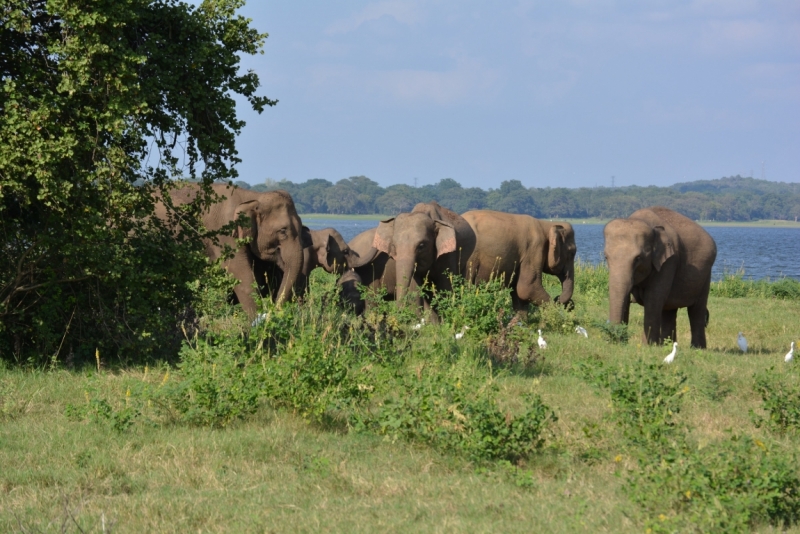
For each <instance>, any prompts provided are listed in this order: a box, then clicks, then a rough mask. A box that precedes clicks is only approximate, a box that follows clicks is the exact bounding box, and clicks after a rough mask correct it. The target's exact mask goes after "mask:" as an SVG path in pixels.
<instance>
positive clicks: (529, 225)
mask: <svg viewBox="0 0 800 534" xmlns="http://www.w3.org/2000/svg"><path fill="white" fill-rule="evenodd" d="M462 217H463V218H464V219H465V220H466V221H467V222H468V223H469V224H470V226H472V228H473V229H474V230H475V234H476V235H477V237H478V241H477V244H476V246H475V251H474V252H473V254H472V256H471V257H470V258H469V259H468V266H467V271H468V276H467V278H468V280H470V281H471V282H473V283H475V282H485V281H487V280H489V279H490V278H491V277H493V276H498V275H500V276H503V277H504V280H505V283H506V284H509V285H510V287H511V299H512V303H513V306H514V309H515V310H516V312H517V314H518V315H524V314H525V313H526V312H527V310H528V306H529V305H530V303H534V304H537V305H541V304H543V303H545V302H549V301H550V295H549V294H548V293H547V291H545V289H544V286H543V285H542V273H547V274H551V275H554V276H556V277H558V279H559V281H560V282H561V295H560V296H559V297H556V299H555V300H556V301H557V302H559V303H561V304H564V305H566V306H571V305H572V293H573V289H574V285H575V252H576V251H577V247H576V246H575V232H574V230H573V229H572V225H571V224H569V223H567V222H550V221H542V220H539V219H535V218H533V217H531V216H530V215H517V214H513V213H503V212H499V211H492V210H475V211H468V212H466V213H464V214H463V215H462Z"/></svg>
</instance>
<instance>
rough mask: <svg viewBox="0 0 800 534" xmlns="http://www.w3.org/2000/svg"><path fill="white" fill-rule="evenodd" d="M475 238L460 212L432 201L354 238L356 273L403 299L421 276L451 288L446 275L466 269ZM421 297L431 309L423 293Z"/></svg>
mask: <svg viewBox="0 0 800 534" xmlns="http://www.w3.org/2000/svg"><path fill="white" fill-rule="evenodd" d="M475 242H476V237H475V232H474V231H473V230H472V227H471V226H470V225H469V224H468V223H467V222H466V221H465V220H464V219H463V218H462V217H461V216H460V215H458V214H457V213H455V212H453V211H451V210H449V209H447V208H444V207H442V206H440V205H439V204H438V203H437V202H435V201H432V202H427V203H419V204H417V205H416V206H414V209H413V210H412V211H411V213H401V214H399V215H398V216H397V217H394V218H391V219H386V220H384V221H381V222H380V223H379V224H378V227H377V228H375V229H373V230H367V231H366V232H362V233H361V234H359V235H358V236H356V237H355V238H353V240H351V241H350V248H351V249H352V250H354V251H356V252H357V253H358V254H359V256H360V257H359V260H358V261H359V263H360V265H357V266H356V272H357V273H358V274H359V276H360V277H361V279H362V282H363V283H364V285H367V286H371V287H376V286H382V287H385V288H386V290H387V293H388V295H390V296H391V295H394V297H395V298H396V300H397V301H399V302H403V301H404V299H405V297H406V295H407V293H408V292H409V291H416V290H417V289H418V288H420V287H422V285H423V281H424V279H425V278H427V279H428V280H429V281H430V282H431V284H432V285H433V286H434V287H435V288H437V289H443V290H450V289H452V287H451V282H450V278H449V274H450V273H452V274H464V273H465V272H466V271H465V269H466V264H467V262H466V260H467V258H468V257H469V256H470V255H471V254H472V251H473V250H474V248H475ZM419 299H420V300H421V304H422V305H424V306H425V307H426V308H427V307H429V300H428V299H427V297H424V296H419Z"/></svg>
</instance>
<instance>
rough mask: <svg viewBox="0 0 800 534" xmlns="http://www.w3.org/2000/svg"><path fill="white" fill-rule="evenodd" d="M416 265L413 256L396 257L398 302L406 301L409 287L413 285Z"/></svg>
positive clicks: (396, 294)
mask: <svg viewBox="0 0 800 534" xmlns="http://www.w3.org/2000/svg"><path fill="white" fill-rule="evenodd" d="M416 266H417V265H416V262H415V261H414V258H413V257H412V258H410V259H403V258H397V259H395V269H396V271H395V272H396V275H395V283H396V284H397V285H396V286H395V300H397V303H398V304H400V305H402V304H404V303H405V299H406V296H407V295H408V289H409V288H410V287H411V283H412V282H413V280H414V271H415V270H416Z"/></svg>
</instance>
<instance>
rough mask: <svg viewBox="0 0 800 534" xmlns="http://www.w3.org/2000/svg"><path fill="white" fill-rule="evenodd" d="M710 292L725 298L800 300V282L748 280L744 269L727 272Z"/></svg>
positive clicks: (790, 280)
mask: <svg viewBox="0 0 800 534" xmlns="http://www.w3.org/2000/svg"><path fill="white" fill-rule="evenodd" d="M709 294H710V295H711V296H714V297H725V298H745V297H751V298H774V299H779V300H800V282H799V281H797V280H794V279H792V278H781V279H779V280H776V281H774V282H771V281H770V280H769V279H762V280H747V279H745V277H744V271H737V272H736V273H727V274H725V275H724V276H723V277H722V279H721V280H719V281H717V282H712V283H711V289H710V292H709Z"/></svg>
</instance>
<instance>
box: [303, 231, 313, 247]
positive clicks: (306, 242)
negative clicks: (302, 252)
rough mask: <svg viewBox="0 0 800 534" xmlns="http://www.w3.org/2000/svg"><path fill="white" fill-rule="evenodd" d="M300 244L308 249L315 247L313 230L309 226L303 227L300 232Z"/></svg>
mask: <svg viewBox="0 0 800 534" xmlns="http://www.w3.org/2000/svg"><path fill="white" fill-rule="evenodd" d="M300 242H301V243H302V246H303V248H308V247H311V246H313V245H314V240H313V239H312V238H311V229H310V228H309V227H308V226H303V229H302V231H301V232H300Z"/></svg>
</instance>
